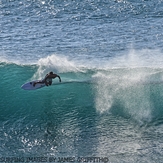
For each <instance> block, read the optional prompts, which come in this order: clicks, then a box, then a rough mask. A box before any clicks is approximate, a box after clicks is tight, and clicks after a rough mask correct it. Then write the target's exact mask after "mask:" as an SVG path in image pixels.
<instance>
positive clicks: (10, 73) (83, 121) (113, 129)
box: [0, 55, 163, 161]
mask: <svg viewBox="0 0 163 163" xmlns="http://www.w3.org/2000/svg"><path fill="white" fill-rule="evenodd" d="M52 60H53V61H56V60H57V61H58V62H54V63H57V64H52V63H51V62H50V61H52ZM63 65H64V66H63ZM60 67H62V69H60ZM50 69H53V70H55V72H57V73H58V74H59V75H60V76H61V78H62V83H59V81H58V79H54V80H53V85H52V86H49V87H44V88H42V89H39V90H35V91H25V90H22V89H21V85H22V84H24V83H25V82H27V81H30V80H33V79H41V78H43V77H44V74H46V72H48V71H49V70H50ZM0 76H1V78H2V79H3V80H1V82H0V83H1V84H0V90H1V94H0V108H1V109H0V120H1V135H2V137H1V148H0V150H1V151H2V153H1V156H4V155H5V156H6V155H7V156H13V155H14V156H22V157H24V156H27V157H28V156H38V155H40V154H41V155H43V156H48V157H50V156H58V157H68V156H74V157H77V156H92V155H93V154H96V155H100V156H107V157H108V158H109V159H110V160H113V161H118V160H122V159H124V157H123V156H122V155H119V150H120V153H125V155H127V156H128V158H129V160H130V161H131V160H132V159H133V158H139V154H140V155H141V153H142V152H144V151H145V150H147V151H148V152H150V151H153V150H155V149H151V148H150V149H146V148H149V144H150V146H154V144H155V143H160V142H159V141H158V138H160V136H159V134H157V135H155V132H154V133H152V131H155V130H157V133H160V134H161V126H162V124H163V119H162V117H163V111H162V106H163V102H162V98H163V92H162V88H163V80H162V76H163V69H162V68H150V67H144V68H140V67H135V68H134V67H133V68H120V67H119V68H107V69H106V68H105V69H102V68H101V69H98V68H86V67H82V66H79V64H76V63H75V62H71V61H69V60H67V59H66V58H63V57H58V56H56V55H52V56H48V57H46V58H42V59H40V60H39V61H38V63H37V64H31V65H23V64H22V65H20V64H16V63H11V62H10V63H7V62H1V64H0ZM140 137H141V138H140ZM156 139H157V140H156ZM161 139H162V138H161ZM124 141H125V142H124ZM147 142H148V143H147ZM9 144H10V145H9ZM126 144H127V146H126ZM133 144H134V146H133ZM106 146H107V148H106ZM83 149H85V150H83ZM113 149H114V150H113ZM129 149H130V150H129ZM137 151H139V152H138V153H139V154H137ZM108 152H109V153H110V154H109V156H108ZM17 154H18V155H17ZM117 157H118V158H117ZM151 157H152V156H150V155H148V154H147V158H146V159H151ZM158 157H161V153H158ZM116 159H117V160H116ZM124 161H127V160H125V159H124Z"/></svg>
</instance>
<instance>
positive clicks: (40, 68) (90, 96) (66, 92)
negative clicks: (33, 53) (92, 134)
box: [0, 55, 163, 123]
mask: <svg viewBox="0 0 163 163" xmlns="http://www.w3.org/2000/svg"><path fill="white" fill-rule="evenodd" d="M61 61H62V62H61ZM0 69H1V70H0V75H1V77H2V79H3V80H1V82H0V83H1V84H0V85H1V86H0V87H1V91H2V92H3V94H1V98H0V99H1V104H0V105H1V106H0V108H2V110H1V112H3V113H2V114H1V115H3V114H5V112H6V111H7V110H8V111H7V113H8V114H10V111H11V110H12V111H11V113H13V111H15V110H16V109H17V108H19V109H20V108H24V106H23V103H26V99H28V101H29V103H28V106H29V107H31V108H39V109H40V108H45V106H44V103H43V104H41V103H40V101H38V100H37V99H36V101H35V102H30V101H33V98H35V97H34V96H36V97H37V96H38V97H40V96H41V97H42V95H43V94H44V93H45V94H47V93H48V94H49V93H50V94H51V93H53V92H54V94H55V99H62V100H63V101H66V104H65V106H66V107H67V106H70V103H71V102H72V101H73V103H74V105H75V106H76V107H87V106H89V107H91V108H95V110H96V112H97V114H113V115H115V116H122V117H124V118H129V119H133V120H134V121H136V122H140V123H144V122H146V123H148V122H152V121H155V120H156V119H159V118H161V117H162V116H163V111H162V106H163V102H162V98H163V92H162V87H163V69H162V68H154V67H135V68H107V69H106V68H105V69H102V68H101V69H98V68H90V67H89V68H86V67H83V66H81V65H76V64H75V63H74V62H70V61H68V60H67V59H66V57H65V58H63V57H61V58H59V57H57V56H54V55H52V56H48V57H47V58H43V59H40V60H39V61H38V64H34V65H18V64H13V63H10V64H6V63H4V62H1V63H0ZM51 70H52V71H54V72H57V73H59V75H60V76H61V78H62V83H61V84H60V83H58V80H54V81H53V86H51V87H45V88H42V89H40V90H37V91H34V92H33V93H32V94H31V93H29V92H28V91H27V92H26V91H23V90H21V88H20V87H21V85H22V84H23V83H25V82H27V81H30V80H32V79H39V78H43V76H44V75H45V73H46V72H48V71H51ZM11 83H12V84H11ZM9 92H10V93H9ZM55 92H57V94H56V93H55ZM15 95H16V97H15ZM44 98H45V99H44ZM44 98H43V99H41V100H42V101H44V100H45V101H46V100H47V97H44ZM48 98H49V100H50V101H51V100H52V98H54V97H53V96H52V97H51V96H48ZM8 99H10V101H9V103H8ZM39 99H40V98H39ZM66 99H71V100H70V101H69V100H68V101H67V100H66ZM54 101H55V100H54ZM50 107H52V108H53V107H54V105H51V106H50ZM57 107H59V104H58V105H57ZM70 109H71V108H70ZM19 111H20V110H19ZM25 112H26V111H25ZM7 113H6V114H7Z"/></svg>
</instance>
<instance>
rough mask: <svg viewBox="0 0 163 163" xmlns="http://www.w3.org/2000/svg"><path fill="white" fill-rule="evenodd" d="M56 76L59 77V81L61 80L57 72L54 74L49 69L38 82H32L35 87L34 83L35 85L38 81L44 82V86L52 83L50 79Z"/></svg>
mask: <svg viewBox="0 0 163 163" xmlns="http://www.w3.org/2000/svg"><path fill="white" fill-rule="evenodd" d="M56 77H58V78H59V81H60V82H61V78H60V76H59V75H57V74H54V73H53V72H52V71H51V72H49V73H48V74H46V76H45V78H44V79H43V80H41V81H38V82H34V84H33V86H34V87H35V85H36V84H37V83H40V84H44V83H45V85H46V86H49V85H52V79H54V78H56Z"/></svg>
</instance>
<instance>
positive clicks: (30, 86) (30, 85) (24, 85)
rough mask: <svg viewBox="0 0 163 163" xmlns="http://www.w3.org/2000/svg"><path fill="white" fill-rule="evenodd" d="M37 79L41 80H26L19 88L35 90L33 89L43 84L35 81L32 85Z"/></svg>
mask: <svg viewBox="0 0 163 163" xmlns="http://www.w3.org/2000/svg"><path fill="white" fill-rule="evenodd" d="M38 81H41V80H34V81H30V82H27V83H25V84H23V85H22V86H21V88H22V89H24V90H35V89H39V88H43V87H44V86H45V84H41V83H37V84H36V85H35V86H33V84H34V82H38Z"/></svg>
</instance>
